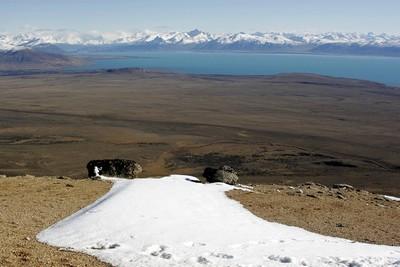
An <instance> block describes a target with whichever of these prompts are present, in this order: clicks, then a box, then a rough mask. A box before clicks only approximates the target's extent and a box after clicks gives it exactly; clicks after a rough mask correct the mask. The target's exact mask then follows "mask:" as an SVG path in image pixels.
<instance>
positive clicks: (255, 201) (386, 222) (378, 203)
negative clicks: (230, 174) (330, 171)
mask: <svg viewBox="0 0 400 267" xmlns="http://www.w3.org/2000/svg"><path fill="white" fill-rule="evenodd" d="M227 194H228V196H229V197H231V198H233V199H235V200H237V201H239V202H240V203H242V205H243V206H244V207H245V208H247V209H249V210H250V211H251V212H253V213H254V214H255V215H257V216H259V217H261V218H263V219H265V220H268V221H275V222H279V223H283V224H287V225H292V226H298V227H301V228H304V229H307V230H309V231H312V232H316V233H320V234H324V235H330V236H337V237H342V238H346V239H351V240H355V241H360V242H366V243H373V244H385V245H394V246H400V231H399V230H400V227H399V222H400V202H396V201H389V200H386V199H385V198H384V197H383V196H381V195H377V194H372V193H369V192H367V191H364V190H357V189H351V188H332V187H327V186H324V185H321V184H315V183H305V184H302V185H299V186H295V187H293V186H280V185H256V186H254V192H245V191H241V190H234V191H230V192H228V193H227Z"/></svg>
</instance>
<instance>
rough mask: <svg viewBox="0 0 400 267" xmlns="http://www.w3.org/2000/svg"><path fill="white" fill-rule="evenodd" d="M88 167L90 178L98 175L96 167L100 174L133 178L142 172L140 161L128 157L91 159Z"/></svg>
mask: <svg viewBox="0 0 400 267" xmlns="http://www.w3.org/2000/svg"><path fill="white" fill-rule="evenodd" d="M86 168H87V170H88V176H89V177H90V178H94V177H96V176H97V174H96V168H97V171H98V174H99V175H104V176H109V177H121V178H131V179H132V178H136V177H137V175H138V174H139V173H141V172H142V166H140V164H139V163H137V162H135V161H133V160H127V159H103V160H91V161H89V163H88V164H87V166H86Z"/></svg>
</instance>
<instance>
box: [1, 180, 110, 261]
mask: <svg viewBox="0 0 400 267" xmlns="http://www.w3.org/2000/svg"><path fill="white" fill-rule="evenodd" d="M110 186H111V185H110V184H109V183H107V182H102V181H91V180H73V179H68V178H67V179H56V178H55V177H41V178H36V177H32V176H24V177H12V178H0V266H7V267H8V266H69V267H72V266H108V265H107V264H104V263H101V262H99V261H98V260H96V259H95V258H93V257H91V256H87V255H84V254H81V253H72V252H67V251H60V250H58V249H57V248H53V247H50V246H47V245H44V244H41V243H39V242H37V241H36V239H35V236H36V234H37V233H38V232H40V231H41V230H43V229H44V228H46V227H48V226H50V225H51V224H53V223H55V222H57V221H59V220H60V219H62V218H64V217H66V216H68V215H70V214H72V213H73V212H75V211H77V210H79V209H80V208H82V207H84V206H86V205H88V204H90V203H92V202H93V201H94V200H96V199H97V198H99V197H100V196H102V195H103V194H104V193H106V192H107V191H108V190H109V188H110Z"/></svg>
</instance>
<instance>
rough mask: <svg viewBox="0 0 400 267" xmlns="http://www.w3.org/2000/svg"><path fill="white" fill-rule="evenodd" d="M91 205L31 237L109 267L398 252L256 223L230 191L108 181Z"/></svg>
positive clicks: (353, 260) (359, 262)
mask: <svg viewBox="0 0 400 267" xmlns="http://www.w3.org/2000/svg"><path fill="white" fill-rule="evenodd" d="M113 180H114V181H115V183H114V185H113V187H112V189H111V190H110V192H108V193H107V194H106V195H104V196H103V197H102V198H100V199H98V200H97V201H96V202H95V203H93V204H92V205H90V206H88V207H86V208H84V209H82V210H80V211H78V212H77V213H75V214H73V215H71V216H70V217H68V218H66V219H64V220H62V221H60V222H58V223H56V224H55V225H53V226H51V227H49V228H48V229H46V230H44V231H42V232H40V233H39V234H38V235H37V238H38V240H39V241H41V242H44V243H47V244H50V245H54V246H58V247H62V248H66V249H69V250H73V251H81V252H85V253H87V254H90V255H93V256H96V257H98V258H99V259H101V260H103V261H105V262H108V263H110V264H113V265H115V266H218V267H223V266H243V267H244V266H248V267H250V266H253V267H255V266H318V267H320V266H400V247H390V246H378V245H370V244H363V243H357V242H352V241H349V240H345V239H340V238H333V237H327V236H322V235H318V234H314V233H311V232H308V231H305V230H303V229H301V228H297V227H290V226H286V225H282V224H278V223H272V222H267V221H265V220H262V219H260V218H258V217H256V216H254V215H253V214H251V213H250V212H249V211H248V210H246V209H244V208H243V207H242V206H241V205H240V204H239V203H238V202H236V201H233V200H231V199H229V198H228V197H226V195H225V191H228V190H231V189H232V188H234V187H232V186H229V185H226V184H221V183H216V184H201V183H194V182H191V181H195V180H196V178H194V177H190V176H181V175H172V176H169V177H164V178H161V179H153V178H148V179H134V180H124V179H113Z"/></svg>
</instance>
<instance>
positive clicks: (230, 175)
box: [203, 166, 239, 185]
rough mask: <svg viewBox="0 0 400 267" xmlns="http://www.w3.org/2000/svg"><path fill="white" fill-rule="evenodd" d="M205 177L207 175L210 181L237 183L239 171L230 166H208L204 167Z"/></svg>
mask: <svg viewBox="0 0 400 267" xmlns="http://www.w3.org/2000/svg"><path fill="white" fill-rule="evenodd" d="M203 177H205V178H206V180H207V182H209V183H226V184H230V185H235V184H237V183H238V181H239V177H238V175H237V172H236V171H235V170H234V169H233V168H231V167H229V166H222V167H219V168H218V169H214V168H210V167H207V168H205V169H204V172H203Z"/></svg>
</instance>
